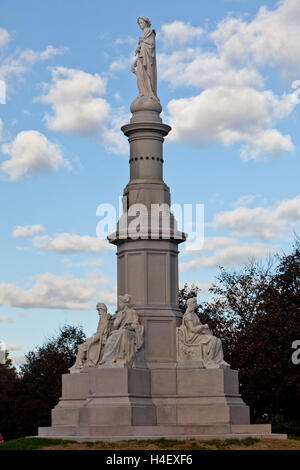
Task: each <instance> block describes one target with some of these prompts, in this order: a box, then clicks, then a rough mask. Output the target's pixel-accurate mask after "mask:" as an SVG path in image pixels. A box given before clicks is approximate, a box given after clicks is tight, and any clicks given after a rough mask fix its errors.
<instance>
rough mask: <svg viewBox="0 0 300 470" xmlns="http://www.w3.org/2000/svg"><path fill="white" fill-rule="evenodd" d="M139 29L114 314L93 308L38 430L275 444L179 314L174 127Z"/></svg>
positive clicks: (214, 342)
mask: <svg viewBox="0 0 300 470" xmlns="http://www.w3.org/2000/svg"><path fill="white" fill-rule="evenodd" d="M138 25H139V27H140V28H141V36H140V38H139V42H138V46H137V49H136V59H135V61H134V63H133V64H132V68H131V70H132V72H133V73H134V74H135V76H136V79H137V87H138V92H139V94H138V96H137V98H135V99H134V101H133V102H132V104H131V108H130V109H131V113H132V117H131V120H130V123H129V124H126V125H124V126H123V127H122V131H123V133H124V134H125V135H126V136H127V137H128V140H129V144H130V157H129V164H130V180H129V183H128V184H127V186H126V187H125V189H124V198H123V201H124V214H123V215H122V217H121V218H120V220H119V222H118V224H117V227H116V231H115V233H113V234H111V235H110V236H109V240H108V241H109V243H111V244H113V245H115V246H116V249H117V277H118V308H117V312H116V313H115V314H114V315H111V314H110V313H108V311H107V307H106V305H105V304H103V303H99V304H97V311H98V314H99V322H98V327H97V331H96V333H95V334H94V336H93V337H91V338H89V339H87V340H86V341H85V342H84V343H83V344H82V345H81V346H80V347H79V350H78V355H77V358H76V362H75V363H74V365H73V367H72V368H71V369H70V373H68V374H65V375H63V377H62V395H61V398H60V400H59V403H58V404H57V406H56V407H55V408H54V409H53V410H52V426H51V427H48V428H40V429H39V436H42V437H60V438H66V439H67V438H68V439H75V440H82V441H86V440H105V439H107V440H120V439H130V438H153V437H173V438H177V439H178V438H182V439H183V438H189V437H198V438H220V439H221V438H225V437H246V436H257V437H267V436H268V437H270V436H273V437H280V436H275V435H272V434H271V428H270V425H267V424H262V425H251V424H250V420H249V408H248V406H247V405H246V404H245V403H244V401H243V399H242V397H241V395H240V394H239V379H238V371H236V370H232V369H231V368H230V365H229V364H227V362H226V358H225V359H224V357H223V349H222V344H221V341H220V339H218V338H216V337H215V336H214V335H213V334H212V332H211V331H210V329H209V326H208V325H206V324H205V325H204V324H202V323H201V321H200V319H199V317H198V315H197V314H196V313H195V309H196V307H197V302H196V299H194V298H191V299H188V301H187V307H186V311H185V313H184V315H182V312H181V311H180V309H179V307H178V253H179V251H178V247H179V245H180V243H182V242H184V241H185V239H186V236H185V234H184V233H182V232H180V231H178V229H177V224H176V220H175V218H174V217H173V215H172V214H171V212H170V204H171V202H170V189H169V187H168V186H167V185H166V183H165V182H164V180H163V162H164V160H163V142H164V138H165V137H166V136H167V135H168V133H169V132H170V131H171V127H170V126H168V125H166V124H164V123H163V122H162V119H161V118H160V113H161V111H162V107H161V104H160V101H159V98H158V95H157V68H156V44H155V30H154V29H152V27H151V22H150V20H149V19H148V18H146V17H144V16H141V17H139V18H138ZM133 205H139V206H140V207H142V208H145V214H146V215H145V217H144V223H143V224H142V225H141V227H140V231H139V236H134V237H133V236H131V234H130V230H128V227H129V224H130V221H131V216H130V209H131V208H132V206H133ZM153 205H159V206H160V207H162V208H163V210H162V213H161V214H160V217H158V219H157V220H156V223H153V220H152V219H151V221H150V220H149V216H148V214H151V208H152V206H153ZM166 221H168V222H167V223H166ZM100 301H101V299H100ZM96 323H97V318H96V314H95V324H96Z"/></svg>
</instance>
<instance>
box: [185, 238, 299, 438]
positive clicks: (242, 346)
mask: <svg viewBox="0 0 300 470" xmlns="http://www.w3.org/2000/svg"><path fill="white" fill-rule="evenodd" d="M217 281H218V282H217V283H215V284H214V285H213V286H212V288H211V294H212V295H213V297H212V299H211V300H210V301H208V302H203V303H200V304H199V306H198V314H199V315H200V319H201V321H202V322H203V323H208V324H209V325H210V328H211V329H212V331H213V332H214V334H215V335H216V336H218V337H219V338H220V339H221V340H222V342H223V348H224V355H225V360H226V361H227V362H229V363H230V364H231V367H232V368H233V369H238V370H239V372H240V382H241V393H242V395H243V397H244V399H245V401H246V403H247V404H248V405H249V406H250V407H251V414H252V420H253V421H256V422H261V421H263V420H265V421H272V422H273V423H274V429H275V430H277V431H285V432H292V433H300V409H299V399H300V366H296V365H294V364H293V363H292V361H291V355H292V352H293V351H292V349H291V345H292V343H293V341H294V340H297V339H300V241H299V238H297V237H296V239H295V243H294V247H293V250H292V253H291V254H285V253H282V254H280V255H279V254H278V255H276V256H275V257H273V259H269V260H267V262H266V263H265V264H264V265H262V264H260V263H258V262H255V261H253V262H251V263H249V264H248V265H246V266H244V267H243V268H242V269H241V270H239V271H236V270H234V271H228V270H225V269H224V268H222V267H220V271H219V275H218V276H217ZM184 294H185V297H186V296H188V295H189V292H188V290H187V291H185V292H184Z"/></svg>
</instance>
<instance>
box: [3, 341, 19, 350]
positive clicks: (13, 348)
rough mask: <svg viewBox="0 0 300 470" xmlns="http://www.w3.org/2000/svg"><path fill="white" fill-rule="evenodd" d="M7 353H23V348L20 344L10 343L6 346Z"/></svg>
mask: <svg viewBox="0 0 300 470" xmlns="http://www.w3.org/2000/svg"><path fill="white" fill-rule="evenodd" d="M6 350H7V351H21V350H22V348H21V346H19V345H18V344H14V343H10V344H7V345H6Z"/></svg>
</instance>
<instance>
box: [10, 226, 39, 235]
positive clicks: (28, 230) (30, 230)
mask: <svg viewBox="0 0 300 470" xmlns="http://www.w3.org/2000/svg"><path fill="white" fill-rule="evenodd" d="M44 232H45V227H43V225H18V226H17V227H15V228H14V230H13V232H12V236H13V237H14V238H30V237H32V236H34V235H37V234H41V233H44Z"/></svg>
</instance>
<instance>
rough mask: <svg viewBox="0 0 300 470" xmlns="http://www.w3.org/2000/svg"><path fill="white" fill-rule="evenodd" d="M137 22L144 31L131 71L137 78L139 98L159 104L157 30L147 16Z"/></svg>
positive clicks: (139, 18)
mask: <svg viewBox="0 0 300 470" xmlns="http://www.w3.org/2000/svg"><path fill="white" fill-rule="evenodd" d="M137 22H138V24H139V26H140V28H141V30H142V34H141V36H140V39H139V43H138V47H137V48H136V51H135V55H136V56H137V57H136V59H135V61H134V63H133V64H132V67H131V70H132V72H133V73H134V74H136V77H137V86H138V90H139V98H150V99H152V100H154V101H156V102H158V103H159V99H158V97H157V68H156V48H155V36H156V33H155V30H154V29H151V21H150V20H149V18H147V17H146V16H139V17H138V19H137Z"/></svg>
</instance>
